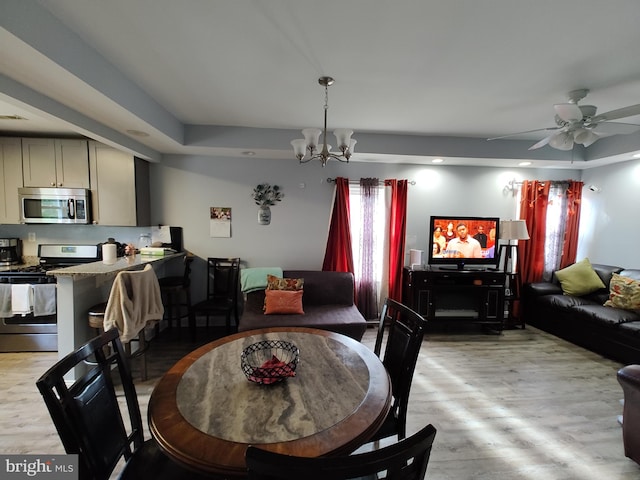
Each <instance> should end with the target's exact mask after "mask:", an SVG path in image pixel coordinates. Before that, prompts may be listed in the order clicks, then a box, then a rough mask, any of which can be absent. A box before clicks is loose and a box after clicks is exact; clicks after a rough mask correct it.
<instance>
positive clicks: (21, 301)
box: [11, 283, 33, 315]
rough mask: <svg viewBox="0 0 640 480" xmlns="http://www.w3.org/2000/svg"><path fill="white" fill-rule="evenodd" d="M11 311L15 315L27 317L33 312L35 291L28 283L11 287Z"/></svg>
mask: <svg viewBox="0 0 640 480" xmlns="http://www.w3.org/2000/svg"><path fill="white" fill-rule="evenodd" d="M11 310H12V311H13V314H14V315H27V314H29V313H31V311H32V310H33V289H32V288H31V285H30V284H28V283H18V284H13V285H11Z"/></svg>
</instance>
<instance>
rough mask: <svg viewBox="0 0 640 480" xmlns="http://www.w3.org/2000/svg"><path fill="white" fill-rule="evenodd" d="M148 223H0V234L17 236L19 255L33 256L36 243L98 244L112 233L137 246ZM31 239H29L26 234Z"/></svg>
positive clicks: (2, 235)
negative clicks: (110, 225)
mask: <svg viewBox="0 0 640 480" xmlns="http://www.w3.org/2000/svg"><path fill="white" fill-rule="evenodd" d="M150 232H151V228H150V227H103V226H99V225H0V238H20V239H21V240H22V256H23V257H31V256H33V257H37V255H38V245H40V244H45V243H71V244H89V245H91V244H98V243H102V242H106V241H107V238H109V237H112V238H114V239H115V240H116V241H117V242H120V243H133V244H134V245H136V246H137V243H138V239H139V237H140V235H141V234H143V233H150ZM34 236H35V240H30V237H31V238H33V237H34Z"/></svg>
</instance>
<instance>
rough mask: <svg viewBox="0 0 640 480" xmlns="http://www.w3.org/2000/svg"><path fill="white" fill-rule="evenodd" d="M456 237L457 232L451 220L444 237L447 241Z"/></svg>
mask: <svg viewBox="0 0 640 480" xmlns="http://www.w3.org/2000/svg"><path fill="white" fill-rule="evenodd" d="M454 238H456V232H454V231H453V223H452V222H449V224H448V225H447V231H446V232H444V239H445V240H446V242H447V243H449V242H450V241H451V240H453V239H454Z"/></svg>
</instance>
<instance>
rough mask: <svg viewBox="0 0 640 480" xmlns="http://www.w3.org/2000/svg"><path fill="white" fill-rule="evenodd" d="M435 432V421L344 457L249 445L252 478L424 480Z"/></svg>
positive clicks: (260, 479) (248, 457)
mask: <svg viewBox="0 0 640 480" xmlns="http://www.w3.org/2000/svg"><path fill="white" fill-rule="evenodd" d="M435 436H436V429H435V428H434V427H433V425H427V426H426V427H424V428H423V429H422V430H420V431H419V432H418V433H416V434H414V435H412V436H410V437H409V438H406V439H404V440H401V441H400V442H397V443H394V444H392V445H389V446H387V447H384V448H380V449H378V450H374V451H371V452H366V453H359V454H355V455H349V456H344V457H315V458H309V457H294V456H290V455H283V454H279V453H275V452H270V451H267V450H262V449H260V448H258V447H254V446H250V447H249V448H248V449H247V453H246V461H247V471H248V478H249V480H299V479H305V480H327V479H331V480H347V479H364V478H367V479H368V478H371V479H387V480H400V479H402V480H422V479H423V478H424V477H425V474H426V471H427V464H428V463H429V457H430V455H431V447H432V445H433V441H434V439H435Z"/></svg>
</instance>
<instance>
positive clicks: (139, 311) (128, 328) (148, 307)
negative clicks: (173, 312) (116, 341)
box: [104, 265, 164, 343]
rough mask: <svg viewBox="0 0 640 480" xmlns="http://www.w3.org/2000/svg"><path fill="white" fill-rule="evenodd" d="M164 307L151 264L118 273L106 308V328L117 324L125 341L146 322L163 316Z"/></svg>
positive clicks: (133, 335)
mask: <svg viewBox="0 0 640 480" xmlns="http://www.w3.org/2000/svg"><path fill="white" fill-rule="evenodd" d="M163 315H164V307H163V305H162V297H161V295H160V285H159V284H158V277H156V274H155V272H154V271H153V268H152V267H151V265H147V266H146V267H144V270H137V271H124V272H120V273H118V275H116V278H115V280H114V281H113V286H112V287H111V293H110V294H109V302H108V303H107V308H106V310H105V312H104V329H105V330H109V329H111V328H117V329H118V331H119V332H120V340H122V342H123V343H126V342H129V341H130V340H132V339H133V338H135V337H136V336H137V335H138V333H140V330H142V329H143V328H144V327H145V325H146V324H147V322H149V321H151V320H162V316H163Z"/></svg>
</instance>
